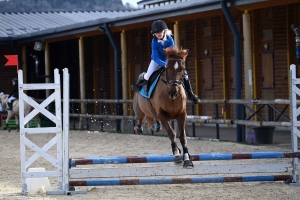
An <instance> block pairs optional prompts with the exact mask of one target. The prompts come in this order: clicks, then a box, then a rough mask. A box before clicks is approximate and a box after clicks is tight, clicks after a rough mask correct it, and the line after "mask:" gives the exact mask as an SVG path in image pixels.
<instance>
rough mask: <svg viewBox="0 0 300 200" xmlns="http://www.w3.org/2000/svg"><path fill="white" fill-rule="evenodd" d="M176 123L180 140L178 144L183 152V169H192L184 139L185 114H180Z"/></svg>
mask: <svg viewBox="0 0 300 200" xmlns="http://www.w3.org/2000/svg"><path fill="white" fill-rule="evenodd" d="M177 123H178V131H179V139H180V143H181V145H182V151H183V153H182V154H183V167H184V168H193V167H194V164H193V162H192V161H191V160H190V154H189V150H188V147H187V139H186V132H185V128H186V114H181V115H180V116H179V117H178V118H177Z"/></svg>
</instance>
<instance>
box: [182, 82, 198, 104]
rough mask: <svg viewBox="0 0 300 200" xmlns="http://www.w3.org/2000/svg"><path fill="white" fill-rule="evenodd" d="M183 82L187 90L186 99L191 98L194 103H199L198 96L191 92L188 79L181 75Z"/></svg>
mask: <svg viewBox="0 0 300 200" xmlns="http://www.w3.org/2000/svg"><path fill="white" fill-rule="evenodd" d="M183 84H184V87H185V90H186V92H187V96H188V99H189V100H191V101H192V102H193V103H194V104H198V103H201V102H200V99H199V97H198V96H197V95H195V94H194V93H193V90H192V86H191V82H190V80H189V79H187V78H186V77H183Z"/></svg>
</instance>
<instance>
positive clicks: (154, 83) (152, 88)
mask: <svg viewBox="0 0 300 200" xmlns="http://www.w3.org/2000/svg"><path fill="white" fill-rule="evenodd" d="M159 78H160V74H159V75H158V76H157V77H156V79H155V80H154V81H153V83H152V84H151V86H150V88H149V91H148V92H146V90H145V89H144V87H141V89H140V91H139V93H140V95H142V96H143V97H145V98H147V99H150V98H151V95H152V93H153V91H154V89H155V87H156V85H157V82H158V79H159Z"/></svg>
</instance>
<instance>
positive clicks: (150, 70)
mask: <svg viewBox="0 0 300 200" xmlns="http://www.w3.org/2000/svg"><path fill="white" fill-rule="evenodd" d="M160 67H161V66H159V65H158V64H157V63H156V62H154V60H151V62H150V64H149V67H148V70H147V72H146V73H145V74H144V79H145V80H149V78H150V76H151V74H152V73H153V72H154V71H156V70H157V69H159V68H160Z"/></svg>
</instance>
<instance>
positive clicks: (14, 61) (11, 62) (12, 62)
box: [4, 55, 19, 73]
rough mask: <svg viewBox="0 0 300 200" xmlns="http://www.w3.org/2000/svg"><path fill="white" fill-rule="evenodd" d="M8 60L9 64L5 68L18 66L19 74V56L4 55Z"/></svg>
mask: <svg viewBox="0 0 300 200" xmlns="http://www.w3.org/2000/svg"><path fill="white" fill-rule="evenodd" d="M4 56H5V57H6V58H7V60H8V61H7V63H6V64H5V65H4V66H17V73H18V69H19V68H18V55H4Z"/></svg>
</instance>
